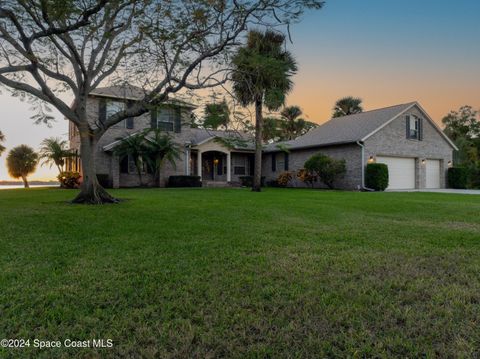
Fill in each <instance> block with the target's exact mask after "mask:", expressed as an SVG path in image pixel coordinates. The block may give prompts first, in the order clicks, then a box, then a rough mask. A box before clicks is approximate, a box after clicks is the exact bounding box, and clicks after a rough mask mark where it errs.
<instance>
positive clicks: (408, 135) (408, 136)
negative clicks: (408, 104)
mask: <svg viewBox="0 0 480 359" xmlns="http://www.w3.org/2000/svg"><path fill="white" fill-rule="evenodd" d="M405 118H406V119H407V123H406V126H405V127H406V128H407V138H410V116H408V115H407V116H406V117H405Z"/></svg>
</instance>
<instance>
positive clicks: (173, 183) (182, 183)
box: [167, 176, 202, 187]
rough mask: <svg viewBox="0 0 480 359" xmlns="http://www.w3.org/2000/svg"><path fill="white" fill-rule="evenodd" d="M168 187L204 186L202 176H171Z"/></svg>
mask: <svg viewBox="0 0 480 359" xmlns="http://www.w3.org/2000/svg"><path fill="white" fill-rule="evenodd" d="M167 186H168V187H202V182H201V181H200V176H170V177H168V185H167Z"/></svg>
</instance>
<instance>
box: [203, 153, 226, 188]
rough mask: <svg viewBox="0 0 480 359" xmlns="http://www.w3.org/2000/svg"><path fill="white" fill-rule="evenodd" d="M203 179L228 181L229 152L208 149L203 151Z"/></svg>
mask: <svg viewBox="0 0 480 359" xmlns="http://www.w3.org/2000/svg"><path fill="white" fill-rule="evenodd" d="M201 158H202V180H203V181H218V182H227V181H228V180H229V179H228V171H229V168H228V167H229V166H228V163H227V162H228V161H227V158H228V154H227V153H224V152H221V151H206V152H203V153H202V157H201Z"/></svg>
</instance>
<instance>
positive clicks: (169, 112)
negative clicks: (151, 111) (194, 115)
mask: <svg viewBox="0 0 480 359" xmlns="http://www.w3.org/2000/svg"><path fill="white" fill-rule="evenodd" d="M176 117H177V111H175V109H173V108H161V109H159V110H158V113H157V128H159V129H161V130H163V131H173V129H174V127H175V119H176Z"/></svg>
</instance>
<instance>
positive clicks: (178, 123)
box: [174, 107, 182, 133]
mask: <svg viewBox="0 0 480 359" xmlns="http://www.w3.org/2000/svg"><path fill="white" fill-rule="evenodd" d="M174 126H175V132H176V133H180V132H182V109H181V108H180V107H176V108H175V124H174Z"/></svg>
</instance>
